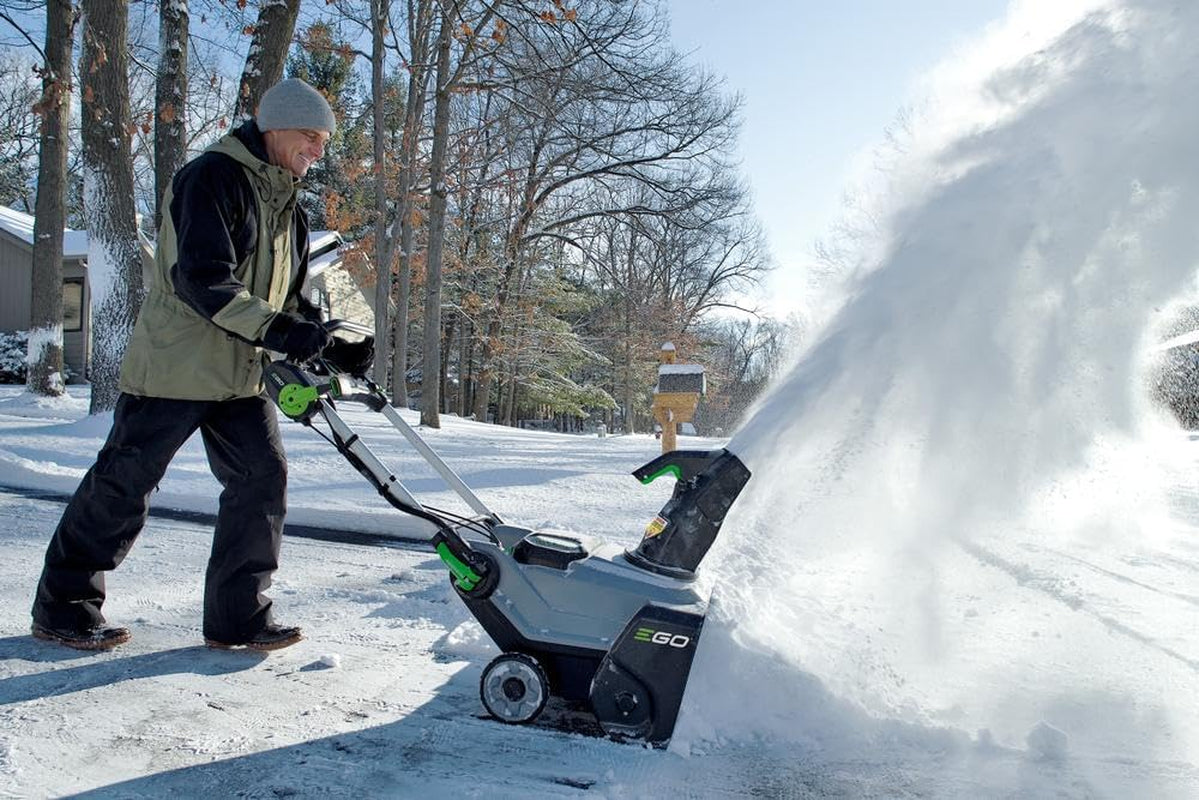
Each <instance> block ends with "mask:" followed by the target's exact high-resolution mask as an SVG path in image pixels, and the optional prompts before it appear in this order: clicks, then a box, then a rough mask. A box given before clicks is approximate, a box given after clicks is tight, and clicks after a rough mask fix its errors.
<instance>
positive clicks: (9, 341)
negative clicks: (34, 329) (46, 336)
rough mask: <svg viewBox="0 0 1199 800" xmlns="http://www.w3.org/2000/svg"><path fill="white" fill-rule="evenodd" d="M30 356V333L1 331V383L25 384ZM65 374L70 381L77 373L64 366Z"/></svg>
mask: <svg viewBox="0 0 1199 800" xmlns="http://www.w3.org/2000/svg"><path fill="white" fill-rule="evenodd" d="M28 355H29V331H15V332H13V333H5V332H3V331H0V383H24V382H25V374H26V363H25V359H26V357H27V356H28ZM63 374H64V375H65V376H66V378H67V379H68V380H69V379H70V378H71V377H72V376H73V375H74V374H75V373H74V372H72V371H71V369H70V368H69V367H67V366H66V365H65V364H64V365H63Z"/></svg>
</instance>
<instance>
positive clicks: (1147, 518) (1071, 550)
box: [0, 0, 1199, 800]
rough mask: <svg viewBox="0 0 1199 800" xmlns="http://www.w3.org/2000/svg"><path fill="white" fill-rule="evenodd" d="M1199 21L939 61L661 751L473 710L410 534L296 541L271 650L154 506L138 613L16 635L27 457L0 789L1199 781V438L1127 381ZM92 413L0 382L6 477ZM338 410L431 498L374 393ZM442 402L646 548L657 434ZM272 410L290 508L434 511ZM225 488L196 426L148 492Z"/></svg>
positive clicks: (1164, 250) (597, 792)
mask: <svg viewBox="0 0 1199 800" xmlns="http://www.w3.org/2000/svg"><path fill="white" fill-rule="evenodd" d="M1196 40H1199V5H1195V4H1188V3H1177V2H1174V0H1123V1H1120V2H1117V1H1116V0H1111V1H1110V2H1107V1H1105V0H1061V2H1058V3H1054V4H1052V8H1051V7H1050V4H1045V3H1037V2H1015V3H1014V4H1013V8H1012V11H1011V13H1010V15H1009V19H1008V20H1007V21H1006V22H1004V23H1003V24H1000V25H997V26H995V27H994V28H993V29H992V30H990V31H988V32H986V34H985V35H983V36H981V37H980V39H979V40H978V42H976V43H975V45H974V46H972V47H970V48H967V49H965V50H963V52H962V53H961V54H958V55H957V56H955V57H954V58H953V59H951V60H949V61H947V62H946V64H945V66H944V68H943V69H941V70H940V71H938V72H937V73H936V74H935V75H934V76H932V78H931V79H930V83H929V86H930V92H931V93H930V100H929V102H928V104H927V105H926V106H922V107H919V108H917V109H915V110H914V111H913V113H912V114H910V115H908V116H907V117H905V118H904V124H905V126H906V128H905V129H904V130H900V131H897V132H896V135H895V137H894V139H893V140H892V142H891V145H890V147H889V149H887V150H884V151H881V152H880V154H879V156H878V158H879V163H880V166H881V167H882V169H881V170H879V172H878V173H877V179H876V181H875V182H874V183H872V184H868V186H869V188H868V190H866V191H865V193H864V194H862V195H860V196H859V197H858V198H857V200H858V205H857V208H858V209H859V210H860V211H861V212H862V213H861V214H860V215H859V216H857V217H854V218H851V219H850V222H851V223H854V224H856V227H854V228H853V229H852V230H851V232H850V235H848V236H847V237H845V239H844V240H841V241H840V242H839V244H840V245H843V246H846V247H847V248H848V249H843V250H840V251H838V252H840V253H842V258H841V260H840V262H839V265H838V266H839V267H840V270H839V271H837V270H833V271H832V272H826V273H825V274H822V275H820V276H819V281H818V282H817V283H816V285H815V286H814V287H813V288H814V291H813V294H812V296H811V298H810V300H811V306H812V308H811V312H812V313H811V316H810V320H811V326H810V336H809V338H808V340H807V342H806V343H805V345H804V347H805V349H804V350H803V351H802V352H800V353H797V354H796V360H795V362H794V364H793V366H792V367H791V368H790V369H789V370H788V371H787V372H786V373H785V374H783V375H782V376H781V377H780V379H779V381H778V382H777V384H776V385H775V386H774V387H773V388H772V390H771V391H770V392H769V394H768V395H767V396H766V397H765V398H764V399H763V400H762V401H761V402H760V403H759V405H758V406H757V408H756V409H754V413H753V414H752V416H751V417H750V418H749V419H748V420H747V422H746V423H745V424H744V426H743V427H742V428H741V429H740V430H739V431H737V432H736V433H735V434H734V436H733V437H732V439H731V440H730V441H729V442H728V446H729V447H730V448H731V449H733V450H734V451H735V452H737V453H738V454H739V455H741V456H742V458H743V459H744V460H745V462H746V463H747V465H748V466H749V468H750V469H751V470H752V471H753V473H754V477H753V478H752V479H751V481H750V483H749V485H748V487H747V489H746V491H745V493H744V494H743V496H742V498H741V499H740V500H739V501H738V503H737V504H736V505H735V506H734V508H733V510H732V512H731V513H730V515H729V518H728V520H727V522H726V524H725V527H724V530H723V532H722V535H721V538H720V539H719V540H718V541H717V543H716V546H715V547H714V548H713V551H712V553H711V554H710V555H709V557H708V559H707V561H706V562H705V564H704V570H705V572H706V574H707V579H708V580H709V581H710V583H711V584H712V585H713V586H714V595H713V605H712V609H711V611H710V613H709V617H708V621H707V624H706V626H705V628H704V634H703V637H702V639H701V640H700V645H699V650H698V653H697V657H696V662H695V665H694V669H693V671H692V676H691V680H690V682H689V684H688V690H687V694H686V697H685V698H684V703H683V710H682V713H681V714H680V717H679V723H678V726H677V728H676V731H675V737H674V739H673V741H672V743H671V746H670V748H669V749H668V750H666V751H655V750H651V749H645V748H641V747H636V746H629V745H620V744H616V743H612V742H609V741H607V740H604V739H601V738H596V737H594V736H591V735H588V730H589V729H588V727H587V725H586V722H585V720H581V719H579V718H577V717H572V716H570V715H568V714H564V713H561V712H560V711H559V712H558V713H553V714H550V715H549V716H548V717H543V718H542V719H541V720H539V721H538V723H537V724H535V725H532V726H527V727H506V726H502V725H500V724H498V723H495V722H492V721H490V720H487V719H484V718H482V713H481V712H482V709H481V706H480V703H479V700H478V698H477V681H478V675H479V672H480V670H481V668H482V666H483V665H484V664H485V663H486V662H487V660H488V659H489V658H490V656H491V654H492V652H493V651H492V649H491V646H490V645H489V644H488V643H487V641H486V638H485V637H484V636H483V635H482V633H481V631H480V629H479V628H478V627H477V626H476V625H475V624H474V623H472V622H471V621H469V619H468V617H467V613H466V611H465V609H464V608H463V607H462V606H461V604H460V603H459V602H458V600H457V598H456V596H455V595H454V594H453V593H452V592H451V590H450V588H449V586H448V583H447V580H446V575H445V573H444V570H443V569H442V568H441V566H440V564H439V562H437V561H436V560H435V559H433V558H432V557H431V555H430V553H429V552H428V551H427V548H425V547H424V546H423V545H421V544H420V543H419V541H418V542H417V543H413V542H412V541H398V540H387V539H380V540H378V541H379V542H381V543H376V544H374V545H368V544H364V543H361V540H360V539H353V540H349V539H347V540H346V541H342V542H337V541H333V542H330V541H325V540H315V539H311V538H303V537H295V536H293V537H289V538H288V539H287V540H286V541H285V544H284V554H283V565H282V569H281V570H280V572H279V574H278V578H277V582H276V586H275V589H274V596H275V597H276V600H277V603H278V608H279V616H280V618H281V619H283V620H285V621H289V622H292V621H294V622H296V623H299V624H302V625H303V626H304V627H305V630H306V632H307V634H308V638H307V640H306V641H304V642H302V643H301V644H299V645H297V646H295V647H292V648H289V649H286V650H283V651H280V652H278V653H276V654H273V655H271V656H269V657H265V658H253V657H246V656H245V655H244V654H237V653H218V652H210V651H207V650H205V649H203V648H202V647H200V641H199V605H200V604H199V590H200V580H201V575H202V571H203V563H204V560H205V553H206V548H207V535H206V531H205V526H204V524H203V523H202V522H196V521H195V520H194V519H192V520H190V521H189V520H187V519H181V518H180V517H178V516H177V515H176V516H172V517H167V518H163V517H157V518H154V519H152V521H151V524H150V527H149V529H148V530H147V531H146V533H145V535H144V537H143V539H142V540H141V541H140V542H139V544H138V546H137V547H136V548H135V549H134V551H133V553H132V554H131V556H130V557H129V559H128V560H127V561H126V563H125V564H124V565H122V567H121V568H120V569H119V570H117V571H116V572H115V573H113V574H112V576H111V579H110V583H109V586H110V589H111V592H110V597H111V600H110V602H109V604H108V606H107V607H106V610H107V611H108V613H109V615H110V617H111V618H112V619H113V620H114V621H117V622H120V623H125V624H129V625H130V626H131V627H132V628H133V630H134V639H133V641H132V642H131V643H130V644H129V645H127V646H125V647H122V648H120V649H119V650H117V651H115V652H112V653H107V654H100V655H84V654H78V653H73V652H64V651H63V650H62V649H61V648H55V647H52V646H49V645H46V644H43V643H39V642H34V641H33V640H31V639H30V638H29V637H28V635H27V629H28V611H27V609H28V606H29V602H30V595H31V593H32V590H33V586H34V582H35V580H36V576H37V572H38V569H39V562H40V559H41V556H42V552H43V550H44V547H45V543H46V540H47V538H48V536H49V534H50V531H51V529H52V528H53V525H54V523H55V521H56V518H57V515H58V513H59V510H60V507H59V506H58V505H56V503H55V502H53V501H51V500H46V499H42V498H38V497H35V496H33V495H32V494H31V493H30V492H29V491H26V492H24V493H13V492H9V493H4V494H0V521H2V522H3V525H0V552H2V553H3V555H4V558H3V559H0V604H2V607H3V610H0V637H2V638H0V776H3V779H2V780H0V793H5V792H7V793H8V794H10V795H13V796H41V795H57V794H65V793H73V792H82V793H86V792H94V793H95V794H96V795H97V796H145V797H151V796H152V797H158V796H162V795H170V794H176V795H185V796H191V795H194V794H198V793H200V792H201V791H204V792H209V793H214V794H218V795H238V796H248V797H268V796H269V797H277V796H288V795H297V796H307V795H313V796H343V795H344V796H422V797H424V796H450V795H463V794H465V795H468V796H480V797H530V796H536V797H541V796H597V797H613V798H619V797H662V796H666V795H671V796H681V797H776V796H777V797H1021V798H1023V797H1055V798H1056V797H1069V798H1076V797H1077V798H1089V797H1112V798H1123V797H1154V798H1179V799H1180V800H1181V799H1182V798H1193V797H1199V463H1197V462H1199V437H1196V436H1195V435H1194V434H1188V433H1186V432H1184V431H1180V430H1179V429H1178V428H1177V427H1176V426H1174V425H1173V424H1172V423H1171V422H1170V420H1168V419H1165V418H1163V415H1162V414H1161V413H1160V411H1158V410H1155V409H1154V408H1152V407H1151V406H1150V404H1149V402H1148V400H1147V391H1146V390H1145V385H1144V384H1145V381H1144V377H1143V376H1144V374H1145V370H1146V367H1147V365H1148V364H1149V362H1150V361H1151V358H1152V356H1151V355H1150V353H1151V349H1152V346H1153V344H1154V343H1155V342H1156V341H1158V340H1160V339H1161V338H1163V337H1164V334H1163V333H1162V331H1165V330H1167V329H1168V323H1169V320H1170V318H1171V315H1172V313H1173V310H1174V309H1175V308H1177V304H1179V303H1195V302H1196V300H1197V294H1199V292H1197V283H1196V274H1197V271H1199V270H1197V268H1199V235H1196V230H1199V228H1197V227H1196V224H1195V220H1196V219H1199V159H1197V158H1195V153H1194V151H1195V133H1196V131H1199V104H1196V103H1195V102H1194V89H1195V76H1196V75H1199V48H1195V47H1194V42H1195V41H1196ZM817 289H818V290H819V291H816V290H817ZM1170 332H1171V333H1177V332H1178V331H1176V330H1170ZM84 409H85V403H84V400H83V398H80V397H76V398H74V399H70V400H65V401H57V402H45V403H42V404H38V403H35V402H34V401H32V400H31V399H30V398H28V397H26V396H23V395H20V394H19V393H18V391H17V390H10V391H8V392H7V393H6V392H0V484H7V485H9V486H15V487H20V488H22V489H25V490H34V491H35V493H36V492H53V491H59V492H65V491H69V490H70V489H71V488H72V487H73V486H74V484H75V483H76V482H77V481H78V479H79V477H80V475H81V474H82V473H83V471H84V469H85V468H86V467H87V466H88V465H89V464H90V463H91V460H92V458H93V456H94V454H95V452H96V450H97V448H98V447H99V444H100V441H101V439H102V438H103V436H104V434H105V433H106V431H107V424H108V423H107V420H105V419H103V418H100V419H87V418H85V417H84ZM350 419H351V420H352V421H353V422H354V423H355V424H356V425H358V426H360V427H361V428H362V430H363V432H364V434H365V438H366V440H367V441H368V442H369V443H370V444H372V446H376V448H377V449H378V451H379V452H380V454H381V455H382V456H383V457H384V460H387V461H389V462H391V463H394V464H395V465H396V467H397V472H398V473H399V474H400V475H401V476H403V479H404V480H405V482H406V483H407V485H408V486H409V487H410V488H411V489H412V490H413V491H414V492H415V493H416V494H417V495H418V496H419V497H421V499H422V500H424V501H426V502H428V503H430V504H431V505H435V506H446V507H451V508H452V507H454V499H453V498H452V497H451V496H450V495H449V494H448V492H447V491H446V490H445V489H444V487H442V486H441V483H440V481H439V480H438V479H437V478H435V477H434V476H433V473H432V472H431V471H430V470H428V469H427V468H424V467H423V466H422V465H421V464H420V463H419V461H418V459H417V457H416V456H415V455H413V454H411V453H410V452H409V451H408V450H407V448H406V447H405V446H403V444H402V440H401V439H400V438H399V437H398V436H397V435H394V434H391V433H390V431H389V429H388V428H387V427H386V426H385V424H384V423H383V422H382V421H381V420H379V419H378V418H375V417H372V416H371V415H369V414H368V413H366V412H359V411H353V412H350ZM425 433H426V436H427V438H428V440H429V441H430V442H431V444H432V445H433V446H434V447H435V448H436V449H437V450H439V451H440V452H441V453H442V454H443V455H444V456H445V458H446V460H447V461H449V462H450V464H452V465H453V466H454V467H455V468H456V469H458V471H459V472H460V473H461V474H462V476H463V477H464V479H465V480H466V482H467V483H468V484H469V485H471V486H473V487H474V488H475V489H476V491H477V492H478V493H479V495H480V496H481V497H482V498H483V500H484V501H485V502H486V503H487V504H488V505H489V506H491V507H492V508H493V509H494V510H495V511H497V512H498V513H500V514H501V515H502V516H504V517H505V518H506V519H509V520H511V521H513V522H516V523H522V524H526V525H529V526H532V527H543V528H555V529H566V530H573V531H578V532H586V533H593V534H599V535H601V536H604V537H606V538H608V539H611V540H615V541H618V542H623V543H632V542H634V541H635V540H636V538H637V537H638V535H639V533H640V531H641V530H642V529H643V527H644V525H645V523H646V521H647V520H648V519H650V518H651V517H652V516H653V514H654V513H655V512H656V511H657V510H658V508H660V506H661V505H662V503H663V501H664V500H665V499H666V497H667V495H668V493H669V491H670V487H669V486H668V485H664V483H663V482H662V481H659V482H658V483H655V484H654V485H651V486H649V487H643V486H640V485H639V484H638V483H637V482H636V481H634V480H633V479H632V478H631V477H630V476H629V474H628V473H629V471H630V470H632V469H633V468H635V467H636V466H638V465H640V464H641V463H643V462H644V461H646V460H648V459H649V458H650V457H651V456H652V455H653V454H654V453H655V451H656V447H657V443H656V442H655V441H654V440H653V439H651V438H648V437H638V436H630V437H608V438H604V439H600V438H598V437H594V436H592V437H584V436H566V435H554V434H548V433H534V432H522V431H515V430H508V429H503V428H497V427H491V426H486V425H480V424H475V423H472V422H467V421H462V420H456V419H453V418H446V420H445V426H444V427H443V428H442V429H441V430H439V431H426V432H425ZM285 439H286V444H287V448H288V453H289V455H290V458H291V475H292V488H291V492H290V500H289V502H290V508H291V512H290V517H289V518H290V520H291V521H292V522H295V523H302V524H306V525H313V526H322V527H327V528H334V529H344V530H351V531H365V532H369V533H374V534H377V535H380V536H386V535H392V536H399V537H401V538H402V539H405V540H412V539H416V540H419V539H420V538H421V537H422V536H423V535H425V534H427V531H426V530H425V529H424V528H422V527H421V525H420V524H419V523H415V522H413V521H411V520H407V519H405V518H404V517H403V516H402V515H400V514H398V513H397V512H395V511H393V510H391V509H390V508H389V507H387V506H386V505H385V504H384V503H383V502H382V501H381V500H380V499H379V498H378V497H376V496H375V495H374V493H373V491H371V490H370V489H369V488H367V487H366V485H365V483H364V481H363V480H362V479H361V478H360V477H359V476H358V475H357V474H356V473H355V472H354V471H353V470H352V469H350V468H348V467H347V466H346V465H344V464H343V463H342V462H341V460H340V458H339V457H338V456H337V455H336V454H335V453H334V452H333V451H332V448H330V447H329V446H328V445H327V444H325V443H324V442H322V441H320V440H319V439H318V438H316V437H315V436H314V435H312V434H311V432H309V431H305V430H303V429H302V428H300V427H299V426H295V425H288V426H287V427H286V429H285ZM683 444H684V445H685V446H697V447H709V446H717V445H721V444H724V443H723V442H715V441H712V440H684V441H683ZM665 483H669V481H666V482H665ZM215 494H216V486H215V483H214V481H213V480H212V478H211V477H210V476H209V475H208V472H207V468H206V466H205V463H204V460H203V455H202V453H201V451H200V450H199V448H198V447H197V446H195V445H193V446H190V447H189V448H188V449H186V450H185V451H184V452H183V453H182V455H181V456H180V458H179V459H178V460H177V461H176V462H175V464H174V466H173V467H172V470H171V472H170V474H169V475H168V477H167V479H166V480H165V481H164V482H163V484H162V486H161V491H160V492H159V493H158V494H157V495H156V498H155V502H156V505H157V506H158V507H160V508H169V507H173V508H179V509H185V510H190V511H194V512H203V513H211V512H212V511H213V509H214V499H213V498H214V497H215Z"/></svg>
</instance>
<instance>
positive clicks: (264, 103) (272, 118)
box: [255, 78, 337, 136]
mask: <svg viewBox="0 0 1199 800" xmlns="http://www.w3.org/2000/svg"><path fill="white" fill-rule="evenodd" d="M255 119H256V120H257V121H258V129H259V130H260V131H263V132H266V131H278V130H289V129H290V130H300V129H303V128H310V129H312V130H314V131H328V132H329V135H330V136H331V135H333V133H334V132H335V131H336V130H337V119H336V118H335V117H334V116H333V109H331V108H329V103H328V101H326V100H325V98H324V96H323V95H321V93H320V92H318V91H317V90H316V89H313V88H312V87H311V86H309V85H308V84H307V83H304V81H302V80H300V79H299V78H288V79H287V80H285V81H279V83H276V84H275V85H274V86H272V87H271V88H269V89H267V90H266V94H264V95H263V96H262V100H261V101H260V102H259V103H258V114H257V116H256V117H255Z"/></svg>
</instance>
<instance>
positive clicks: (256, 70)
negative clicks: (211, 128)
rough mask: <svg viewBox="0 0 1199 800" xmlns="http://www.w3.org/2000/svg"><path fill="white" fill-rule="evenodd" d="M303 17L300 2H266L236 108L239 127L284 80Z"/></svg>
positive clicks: (287, 0)
mask: <svg viewBox="0 0 1199 800" xmlns="http://www.w3.org/2000/svg"><path fill="white" fill-rule="evenodd" d="M299 14H300V0H262V5H260V6H259V7H258V22H257V23H255V25H254V39H253V41H251V42H250V50H249V52H248V53H246V68H245V70H244V71H243V72H242V74H241V83H240V84H239V85H238V86H239V88H238V91H237V102H236V105H235V106H234V108H233V120H234V124H235V125H236V124H238V123H240V122H242V121H244V120H245V119H247V118H249V117H252V116H254V114H255V113H257V111H258V101H260V100H261V99H262V96H263V95H264V94H266V90H267V89H269V88H271V87H272V86H274V85H275V84H276V83H278V82H279V81H280V80H282V79H283V67H284V65H285V64H286V63H287V50H288V48H289V47H291V39H292V36H293V35H294V34H295V31H296V17H297V16H299Z"/></svg>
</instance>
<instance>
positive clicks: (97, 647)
mask: <svg viewBox="0 0 1199 800" xmlns="http://www.w3.org/2000/svg"><path fill="white" fill-rule="evenodd" d="M31 633H32V634H33V638H34V639H41V640H42V641H43V642H54V643H55V644H61V645H64V646H65V647H70V648H72V649H75V650H88V651H92V652H98V651H102V650H111V649H113V648H114V647H117V646H119V645H122V644H125V643H126V642H128V641H129V640H130V639H132V638H133V634H132V633H130V632H129V631H125V632H124V633H122V634H118V635H116V636H109V637H107V638H104V639H71V638H68V637H66V636H58V635H56V634H54V633H51V632H50V631H47V630H44V629H42V628H34V629H33V630H32V631H31Z"/></svg>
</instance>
